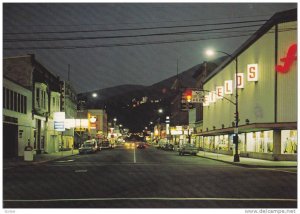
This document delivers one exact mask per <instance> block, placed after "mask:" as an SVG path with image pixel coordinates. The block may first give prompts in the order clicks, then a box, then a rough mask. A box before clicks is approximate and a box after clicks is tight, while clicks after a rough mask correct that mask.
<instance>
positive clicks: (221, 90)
mask: <svg viewBox="0 0 300 214" xmlns="http://www.w3.org/2000/svg"><path fill="white" fill-rule="evenodd" d="M216 94H217V96H216V98H217V99H223V97H224V87H223V86H217V87H216Z"/></svg>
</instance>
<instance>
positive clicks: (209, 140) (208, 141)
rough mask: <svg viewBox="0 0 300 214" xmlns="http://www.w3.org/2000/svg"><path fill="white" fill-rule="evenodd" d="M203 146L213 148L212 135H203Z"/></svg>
mask: <svg viewBox="0 0 300 214" xmlns="http://www.w3.org/2000/svg"><path fill="white" fill-rule="evenodd" d="M204 148H205V149H209V150H214V149H215V142H214V136H209V137H204Z"/></svg>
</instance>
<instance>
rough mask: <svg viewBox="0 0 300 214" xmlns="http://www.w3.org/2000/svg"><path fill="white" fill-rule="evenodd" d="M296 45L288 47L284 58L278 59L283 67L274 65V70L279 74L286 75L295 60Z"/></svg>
mask: <svg viewBox="0 0 300 214" xmlns="http://www.w3.org/2000/svg"><path fill="white" fill-rule="evenodd" d="M296 53H297V44H293V45H291V46H290V47H289V49H288V51H287V54H286V56H285V57H283V58H280V61H281V62H283V63H284V64H283V65H276V66H275V70H276V71H277V72H279V73H287V72H288V71H289V70H290V68H291V66H292V64H293V63H294V61H295V60H296V59H297V56H296Z"/></svg>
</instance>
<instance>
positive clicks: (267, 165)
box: [197, 151, 298, 168]
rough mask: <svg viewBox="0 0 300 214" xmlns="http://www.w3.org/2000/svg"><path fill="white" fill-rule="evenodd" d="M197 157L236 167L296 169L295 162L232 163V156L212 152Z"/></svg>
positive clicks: (247, 159)
mask: <svg viewBox="0 0 300 214" xmlns="http://www.w3.org/2000/svg"><path fill="white" fill-rule="evenodd" d="M197 156H199V157H204V158H208V159H213V160H217V161H221V162H225V163H230V164H233V165H238V166H247V167H264V168H272V167H275V168H286V167H297V163H298V162H297V161H270V160H261V159H254V158H246V157H240V162H233V156H231V155H223V154H217V153H212V152H204V151H199V152H198V153H197Z"/></svg>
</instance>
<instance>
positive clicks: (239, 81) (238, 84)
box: [235, 73, 244, 88]
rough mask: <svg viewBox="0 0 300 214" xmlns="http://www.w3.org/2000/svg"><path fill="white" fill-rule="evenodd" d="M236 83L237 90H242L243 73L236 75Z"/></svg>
mask: <svg viewBox="0 0 300 214" xmlns="http://www.w3.org/2000/svg"><path fill="white" fill-rule="evenodd" d="M236 81H237V88H244V73H238V74H237V78H235V82H236Z"/></svg>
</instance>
